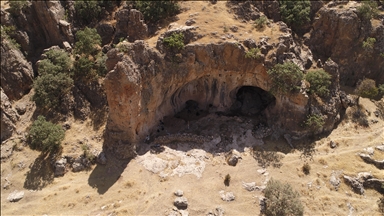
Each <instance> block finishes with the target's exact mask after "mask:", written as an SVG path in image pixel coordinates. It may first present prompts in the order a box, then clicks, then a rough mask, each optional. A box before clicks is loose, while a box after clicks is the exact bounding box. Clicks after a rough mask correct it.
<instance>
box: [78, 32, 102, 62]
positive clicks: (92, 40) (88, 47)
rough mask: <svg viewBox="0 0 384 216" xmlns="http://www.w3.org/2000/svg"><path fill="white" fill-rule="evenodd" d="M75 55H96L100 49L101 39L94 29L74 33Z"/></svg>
mask: <svg viewBox="0 0 384 216" xmlns="http://www.w3.org/2000/svg"><path fill="white" fill-rule="evenodd" d="M76 40H77V42H76V43H75V53H76V54H85V55H96V54H97V53H98V52H99V51H100V49H99V47H100V45H101V37H100V35H99V34H98V33H97V31H96V29H94V28H88V27H86V28H85V29H84V30H80V31H78V32H77V33H76Z"/></svg>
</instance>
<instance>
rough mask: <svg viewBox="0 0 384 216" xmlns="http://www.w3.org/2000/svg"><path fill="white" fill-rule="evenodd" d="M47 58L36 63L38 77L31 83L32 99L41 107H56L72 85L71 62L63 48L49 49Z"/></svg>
mask: <svg viewBox="0 0 384 216" xmlns="http://www.w3.org/2000/svg"><path fill="white" fill-rule="evenodd" d="M45 54H46V55H47V59H44V60H41V61H40V62H39V64H38V73H39V74H40V76H39V77H37V78H36V80H35V82H34V83H33V87H34V89H35V94H34V95H33V97H32V100H33V101H35V102H36V105H37V106H39V107H43V108H48V109H50V108H56V107H58V106H59V105H60V104H61V101H62V99H63V97H64V96H65V95H66V94H68V93H69V91H70V89H71V87H72V86H73V80H72V78H71V67H72V62H71V59H70V57H69V55H68V54H67V53H66V52H64V51H63V50H56V49H53V50H50V51H48V52H47V53H45Z"/></svg>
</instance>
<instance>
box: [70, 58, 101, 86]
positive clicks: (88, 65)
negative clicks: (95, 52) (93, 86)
mask: <svg viewBox="0 0 384 216" xmlns="http://www.w3.org/2000/svg"><path fill="white" fill-rule="evenodd" d="M74 68H75V78H76V79H77V80H83V81H87V80H92V79H95V78H96V77H97V71H96V70H95V62H94V61H92V60H90V59H89V57H88V56H83V57H80V58H79V59H78V60H77V61H76V62H75V64H74Z"/></svg>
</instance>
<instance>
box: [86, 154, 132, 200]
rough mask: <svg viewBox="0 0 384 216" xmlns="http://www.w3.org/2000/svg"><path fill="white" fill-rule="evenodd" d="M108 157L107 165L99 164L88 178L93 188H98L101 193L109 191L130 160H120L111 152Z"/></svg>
mask: <svg viewBox="0 0 384 216" xmlns="http://www.w3.org/2000/svg"><path fill="white" fill-rule="evenodd" d="M107 158H108V163H107V164H106V165H100V164H98V165H97V166H96V167H95V169H93V171H92V173H91V175H90V176H89V178H88V184H89V185H90V186H91V187H93V188H97V192H98V193H99V194H104V193H105V192H107V191H108V190H109V188H111V187H112V186H113V185H114V184H115V183H116V181H117V180H119V178H120V176H121V173H123V172H124V169H125V168H126V167H127V164H128V163H129V161H130V160H118V159H116V158H114V157H113V156H112V155H111V154H108V155H107Z"/></svg>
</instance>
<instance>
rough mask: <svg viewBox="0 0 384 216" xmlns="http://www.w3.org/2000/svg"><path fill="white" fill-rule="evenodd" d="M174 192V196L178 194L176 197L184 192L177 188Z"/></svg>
mask: <svg viewBox="0 0 384 216" xmlns="http://www.w3.org/2000/svg"><path fill="white" fill-rule="evenodd" d="M174 194H175V195H176V196H178V197H182V196H183V194H184V192H183V191H182V190H177V191H175V193H174Z"/></svg>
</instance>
